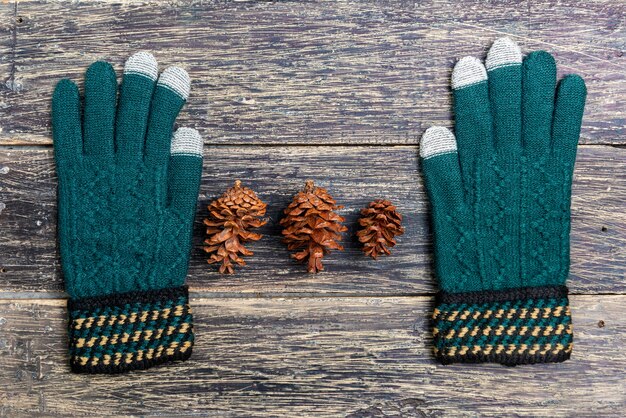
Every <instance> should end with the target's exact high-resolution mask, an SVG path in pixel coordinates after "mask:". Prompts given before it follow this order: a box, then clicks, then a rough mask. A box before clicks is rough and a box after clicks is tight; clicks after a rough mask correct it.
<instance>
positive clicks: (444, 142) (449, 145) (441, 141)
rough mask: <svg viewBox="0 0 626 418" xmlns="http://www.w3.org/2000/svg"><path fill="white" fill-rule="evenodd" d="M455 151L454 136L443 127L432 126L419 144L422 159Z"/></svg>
mask: <svg viewBox="0 0 626 418" xmlns="http://www.w3.org/2000/svg"><path fill="white" fill-rule="evenodd" d="M453 152H457V151H456V139H455V138H454V134H452V132H450V131H449V130H448V129H447V128H444V127H443V126H433V127H431V128H428V129H426V132H424V135H422V142H421V143H420V156H421V157H422V158H423V159H427V158H431V157H435V156H437V155H442V154H450V153H453Z"/></svg>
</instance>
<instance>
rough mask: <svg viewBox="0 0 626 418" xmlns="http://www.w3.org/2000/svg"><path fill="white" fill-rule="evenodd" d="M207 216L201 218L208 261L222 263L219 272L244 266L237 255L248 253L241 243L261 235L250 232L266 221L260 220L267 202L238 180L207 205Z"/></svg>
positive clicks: (253, 239) (227, 271)
mask: <svg viewBox="0 0 626 418" xmlns="http://www.w3.org/2000/svg"><path fill="white" fill-rule="evenodd" d="M208 208H209V217H208V218H207V219H205V220H204V224H205V225H206V226H207V230H206V233H207V235H208V238H207V239H206V240H205V241H204V244H205V247H204V251H206V252H207V253H209V254H211V257H210V258H209V259H208V260H207V261H208V263H209V264H215V263H222V265H221V266H220V269H219V271H220V273H226V274H232V273H234V272H235V270H234V264H233V263H237V264H239V265H240V266H245V265H246V262H245V261H243V258H241V256H244V255H252V254H253V253H252V251H250V250H248V249H246V248H245V247H244V246H243V244H242V243H245V242H248V241H258V240H259V239H261V237H262V235H261V234H256V233H254V232H250V229H252V228H258V227H260V226H263V225H265V224H266V223H267V221H266V220H262V219H260V217H262V216H264V215H265V210H266V208H267V204H266V203H264V202H263V201H262V200H261V199H259V198H258V196H257V195H256V193H254V192H253V191H252V189H249V188H247V187H242V186H241V181H239V180H237V181H235V185H234V186H233V187H231V188H230V189H228V190H227V191H226V193H224V194H223V195H222V196H221V197H220V198H219V199H216V200H214V201H212V202H211V204H210V205H209V206H208ZM240 255H241V256H240Z"/></svg>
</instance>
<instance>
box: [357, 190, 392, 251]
mask: <svg viewBox="0 0 626 418" xmlns="http://www.w3.org/2000/svg"><path fill="white" fill-rule="evenodd" d="M359 225H361V226H362V227H363V228H361V229H360V230H359V232H357V237H358V238H359V241H360V242H361V243H362V244H363V252H364V253H365V255H368V256H370V257H372V258H373V259H374V260H376V258H378V256H379V255H380V254H381V253H384V254H387V255H390V254H391V251H389V248H391V247H393V246H394V245H396V240H395V239H394V237H395V236H397V235H402V234H404V228H403V227H402V215H400V213H398V211H397V209H396V207H395V206H394V205H393V204H392V203H391V202H390V201H388V200H383V199H378V200H374V201H373V202H371V203H370V204H369V205H368V206H367V207H366V208H365V209H362V210H361V217H360V218H359Z"/></svg>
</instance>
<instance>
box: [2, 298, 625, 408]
mask: <svg viewBox="0 0 626 418" xmlns="http://www.w3.org/2000/svg"><path fill="white" fill-rule="evenodd" d="M431 302H432V301H431V299H430V298H425V297H413V298H410V297H404V298H400V297H397V298H331V299H319V298H305V299H299V298H295V299H245V298H244V299H219V298H218V299H194V300H193V301H192V303H193V308H194V315H195V329H196V334H197V342H196V346H195V347H194V353H193V355H192V358H191V359H190V360H189V361H187V362H185V363H179V364H176V365H170V366H167V367H161V368H158V369H151V370H147V371H143V372H136V373H132V374H127V375H123V376H115V377H107V376H98V377H93V376H84V375H73V374H71V373H70V372H69V367H68V365H67V360H66V355H67V353H66V350H67V347H66V340H65V339H66V331H65V327H66V318H65V315H66V311H65V308H64V307H65V301H63V300H36V301H33V300H21V301H20V300H14V301H2V302H0V386H1V387H3V390H2V393H1V394H0V403H1V405H2V406H0V414H1V415H3V416H18V415H19V416H32V415H33V414H42V415H46V416H49V415H55V416H73V415H81V416H83V415H86V414H91V413H93V411H98V414H100V415H110V414H113V415H125V414H138V415H153V414H154V415H166V416H169V415H176V416H181V415H184V416H187V415H209V416H247V417H252V416H285V417H293V416H315V417H337V416H350V417H382V416H411V417H414V416H454V417H458V416H499V417H500V416H549V417H560V416H577V417H592V416H593V417H597V416H616V417H617V416H623V414H624V412H625V411H626V381H625V380H624V373H625V372H626V369H625V366H624V365H625V364H626V352H625V351H624V345H625V344H626V339H625V338H624V336H625V335H626V321H625V320H624V317H623V306H624V304H626V299H625V296H601V297H597V296H575V297H572V301H571V305H572V314H573V317H574V324H575V348H574V353H573V357H572V359H571V360H570V361H567V362H565V363H562V364H550V365H534V366H519V367H513V368H511V367H503V366H499V365H454V366H440V365H437V364H436V363H435V362H434V361H433V359H432V358H431V351H430V350H431V343H432V341H431V339H430V336H429V331H428V316H429V311H430V309H431ZM600 321H603V322H602V323H600ZM599 324H601V327H600V326H599ZM520 388H523V390H520Z"/></svg>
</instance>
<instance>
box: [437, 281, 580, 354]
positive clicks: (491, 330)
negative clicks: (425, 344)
mask: <svg viewBox="0 0 626 418" xmlns="http://www.w3.org/2000/svg"><path fill="white" fill-rule="evenodd" d="M572 336H573V335H572V319H571V315H570V309H569V302H568V297H567V287H565V286H546V287H532V288H520V289H509V290H502V291H487V292H469V293H457V294H453V293H445V292H441V293H440V294H439V295H438V298H437V303H436V307H435V310H434V313H433V338H434V347H435V356H436V358H437V359H438V360H439V361H440V362H441V363H443V364H450V363H482V362H493V363H501V364H506V365H516V364H532V363H552V362H561V361H565V360H567V359H568V358H569V357H570V354H571V352H572Z"/></svg>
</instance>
